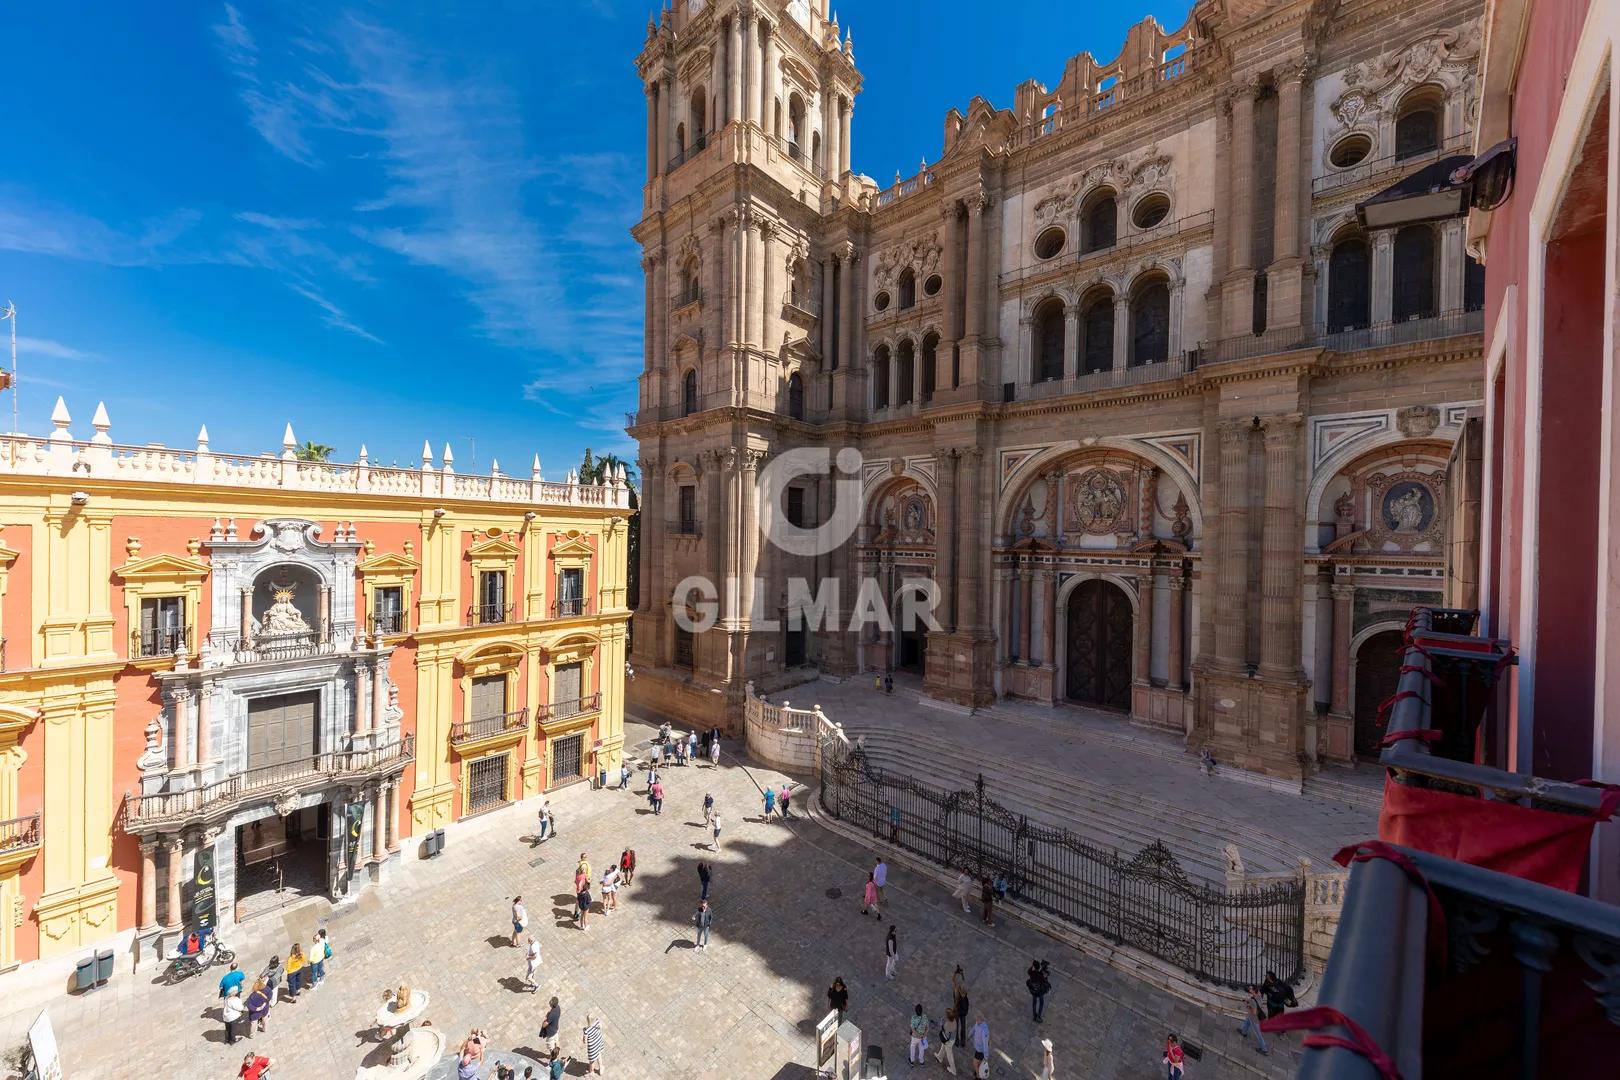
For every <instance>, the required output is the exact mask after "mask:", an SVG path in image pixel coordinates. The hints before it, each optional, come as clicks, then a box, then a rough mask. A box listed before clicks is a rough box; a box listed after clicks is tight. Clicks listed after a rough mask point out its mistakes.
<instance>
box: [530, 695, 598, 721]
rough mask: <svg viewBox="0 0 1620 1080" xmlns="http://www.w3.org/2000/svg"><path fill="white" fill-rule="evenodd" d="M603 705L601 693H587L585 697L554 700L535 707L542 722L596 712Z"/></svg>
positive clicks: (536, 713)
mask: <svg viewBox="0 0 1620 1080" xmlns="http://www.w3.org/2000/svg"><path fill="white" fill-rule="evenodd" d="M601 707H602V695H601V694H586V695H585V696H584V697H578V698H572V699H570V700H567V701H553V702H552V703H551V704H549V705H541V706H538V707H537V708H536V709H535V715H536V716H537V717H538V719H539V720H540V722H541V723H542V724H544V723H550V722H551V721H553V720H567V719H568V718H569V717H573V716H583V715H584V714H586V713H593V712H596V711H597V710H598V709H600V708H601Z"/></svg>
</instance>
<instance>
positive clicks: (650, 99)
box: [642, 79, 669, 184]
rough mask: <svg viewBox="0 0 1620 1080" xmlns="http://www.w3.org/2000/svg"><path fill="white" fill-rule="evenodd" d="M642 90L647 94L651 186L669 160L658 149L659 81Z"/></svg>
mask: <svg viewBox="0 0 1620 1080" xmlns="http://www.w3.org/2000/svg"><path fill="white" fill-rule="evenodd" d="M642 89H643V90H644V91H645V92H646V94H647V183H649V184H650V183H652V182H653V180H654V179H655V178H657V176H658V170H659V169H661V168H663V167H664V162H666V161H668V160H669V159H668V158H665V157H660V156H659V149H658V141H659V139H658V135H659V130H658V80H657V79H654V80H653V81H652V82H650V83H648V84H647V85H646V86H644V87H642Z"/></svg>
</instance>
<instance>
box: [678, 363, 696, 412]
mask: <svg viewBox="0 0 1620 1080" xmlns="http://www.w3.org/2000/svg"><path fill="white" fill-rule="evenodd" d="M697 411H698V395H697V370H696V369H695V368H694V369H692V370H690V371H688V372H687V373H686V378H684V379H682V380H681V415H682V416H691V415H692V414H693V413H695V412H697Z"/></svg>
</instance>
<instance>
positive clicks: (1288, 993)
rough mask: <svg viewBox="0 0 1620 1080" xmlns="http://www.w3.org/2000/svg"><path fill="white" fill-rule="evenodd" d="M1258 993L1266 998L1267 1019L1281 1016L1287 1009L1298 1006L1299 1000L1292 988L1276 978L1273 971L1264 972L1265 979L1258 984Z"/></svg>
mask: <svg viewBox="0 0 1620 1080" xmlns="http://www.w3.org/2000/svg"><path fill="white" fill-rule="evenodd" d="M1260 995H1261V996H1262V997H1264V998H1265V999H1266V1017H1265V1018H1266V1019H1267V1020H1270V1019H1271V1018H1272V1017H1273V1016H1281V1015H1282V1014H1283V1013H1284V1012H1286V1011H1288V1010H1289V1009H1297V1008H1299V1000H1298V999H1297V998H1295V997H1294V991H1293V989H1292V988H1291V987H1290V986H1289V985H1288V984H1287V983H1285V982H1283V981H1282V980H1281V979H1279V978H1277V973H1276V972H1275V971H1268V972H1266V981H1265V982H1263V983H1261V984H1260Z"/></svg>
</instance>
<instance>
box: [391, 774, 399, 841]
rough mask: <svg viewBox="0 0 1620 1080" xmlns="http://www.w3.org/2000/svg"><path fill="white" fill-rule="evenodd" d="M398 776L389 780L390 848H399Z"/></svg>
mask: <svg viewBox="0 0 1620 1080" xmlns="http://www.w3.org/2000/svg"><path fill="white" fill-rule="evenodd" d="M400 779H401V778H400V777H398V776H396V777H394V778H393V779H392V780H390V781H389V782H388V850H389V851H391V852H392V851H398V850H399V782H400Z"/></svg>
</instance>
